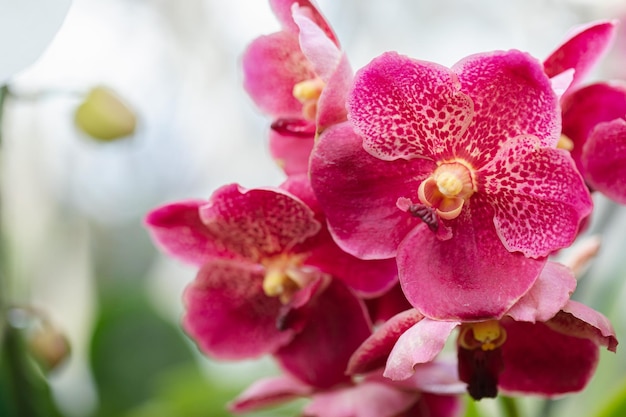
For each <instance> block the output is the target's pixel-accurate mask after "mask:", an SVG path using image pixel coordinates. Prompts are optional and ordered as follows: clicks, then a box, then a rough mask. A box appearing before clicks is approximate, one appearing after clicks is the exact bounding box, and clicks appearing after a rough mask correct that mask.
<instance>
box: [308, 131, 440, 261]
mask: <svg viewBox="0 0 626 417" xmlns="http://www.w3.org/2000/svg"><path fill="white" fill-rule="evenodd" d="M361 144H362V139H361V138H360V137H359V136H358V135H356V134H355V133H354V132H353V130H352V127H351V126H350V124H349V123H342V124H339V125H335V126H332V127H330V128H329V129H327V130H326V131H325V132H324V133H323V134H322V135H321V136H320V137H319V140H318V142H317V144H316V145H315V147H314V148H313V153H312V155H311V164H310V177H311V185H312V186H313V190H314V191H315V194H316V196H317V199H318V201H319V204H320V206H321V207H322V209H323V210H324V212H325V213H326V215H327V218H328V224H329V228H330V230H331V233H332V234H333V236H334V238H335V240H336V241H337V243H338V244H339V246H340V247H341V248H342V249H343V250H345V251H346V252H348V253H351V254H352V255H354V256H357V257H359V258H363V259H383V258H391V257H393V256H394V255H395V254H396V249H397V245H398V243H400V241H401V240H402V239H403V238H404V236H405V235H406V234H407V233H408V231H409V230H411V229H412V228H413V227H415V225H417V224H419V223H421V220H419V219H418V218H415V217H412V216H410V215H408V214H407V213H405V212H403V211H401V210H400V209H398V208H397V207H396V202H397V200H398V198H399V197H409V196H410V197H414V196H417V189H418V188H419V184H420V182H421V180H423V179H424V178H425V177H426V176H427V175H428V174H429V173H430V172H432V171H433V169H434V163H432V162H431V161H427V160H424V159H416V160H412V161H404V160H399V161H393V162H386V161H382V160H380V159H378V158H375V157H373V156H371V155H369V154H368V153H367V152H365V151H364V150H363V148H362V146H361Z"/></svg>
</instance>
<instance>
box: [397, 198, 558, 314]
mask: <svg viewBox="0 0 626 417" xmlns="http://www.w3.org/2000/svg"><path fill="white" fill-rule="evenodd" d="M492 218H493V214H492V212H491V211H490V210H489V206H488V204H487V203H486V202H485V201H484V200H481V199H480V196H479V195H474V196H472V198H471V200H470V206H469V207H468V208H467V209H465V210H464V211H463V213H461V215H460V216H459V217H458V218H457V219H455V223H454V224H453V237H452V238H451V239H449V240H445V241H441V240H439V239H438V238H437V237H436V235H435V234H434V233H433V232H431V231H430V230H429V229H428V227H426V226H425V225H420V226H418V227H416V228H415V229H414V230H413V231H412V232H411V233H409V235H408V236H407V237H406V239H404V240H403V241H402V243H401V244H400V247H399V248H398V256H397V261H398V272H399V279H400V284H401V285H402V288H403V290H404V294H405V295H406V297H407V299H408V300H409V302H411V304H412V305H413V306H414V307H415V308H417V309H418V310H419V311H420V312H422V313H423V314H424V315H425V316H427V317H430V318H433V319H440V320H489V319H497V318H499V317H502V315H503V314H504V313H505V312H506V311H507V310H508V309H509V308H511V307H512V306H513V304H515V303H516V302H517V301H518V300H519V299H520V298H521V297H522V296H523V295H524V294H526V292H527V291H528V290H529V289H530V288H531V287H532V285H533V284H534V283H535V280H536V279H537V277H538V276H539V273H540V272H541V270H542V269H543V266H544V264H545V262H546V259H545V258H544V259H530V258H527V257H525V256H524V255H523V254H521V253H519V252H516V253H511V252H509V251H508V250H507V249H506V248H505V247H504V246H503V245H502V243H501V241H500V238H499V237H498V236H497V235H496V232H495V229H494V228H493V225H492V220H491V219H492Z"/></svg>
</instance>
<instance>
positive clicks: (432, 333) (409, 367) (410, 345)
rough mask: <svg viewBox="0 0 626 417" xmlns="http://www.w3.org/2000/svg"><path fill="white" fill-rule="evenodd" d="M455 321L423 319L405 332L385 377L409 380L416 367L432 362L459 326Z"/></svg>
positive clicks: (395, 347)
mask: <svg viewBox="0 0 626 417" xmlns="http://www.w3.org/2000/svg"><path fill="white" fill-rule="evenodd" d="M458 325H459V323H458V322H454V321H434V320H430V319H427V318H425V319H423V320H421V321H419V322H417V323H416V324H415V325H413V326H412V327H411V328H409V329H408V330H407V331H405V332H404V333H403V334H402V335H401V336H400V338H399V339H398V342H397V343H396V345H395V346H394V347H393V350H392V351H391V353H390V354H389V359H388V360H387V366H386V367H385V372H384V375H385V377H387V378H391V379H393V380H404V379H408V378H410V377H411V376H412V375H413V372H414V367H415V365H417V364H420V363H427V362H431V361H432V360H433V359H435V357H436V356H437V355H438V354H439V353H440V352H441V350H442V349H443V347H444V345H445V343H446V341H447V340H448V336H450V333H452V330H454V328H455V327H456V326H458Z"/></svg>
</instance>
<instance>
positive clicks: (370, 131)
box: [348, 52, 472, 161]
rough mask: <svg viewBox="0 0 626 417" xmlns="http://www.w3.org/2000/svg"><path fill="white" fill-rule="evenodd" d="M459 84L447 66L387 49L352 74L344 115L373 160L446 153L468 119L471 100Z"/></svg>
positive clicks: (463, 128)
mask: <svg viewBox="0 0 626 417" xmlns="http://www.w3.org/2000/svg"><path fill="white" fill-rule="evenodd" d="M459 88H460V85H459V82H458V80H457V78H456V75H455V74H454V73H453V72H452V71H451V70H450V69H448V68H446V67H443V66H441V65H438V64H435V63H431V62H425V61H418V60H414V59H411V58H408V57H406V56H402V55H398V54H397V53H394V52H387V53H384V54H383V55H381V56H379V57H377V58H375V59H374V60H372V62H370V63H369V64H368V65H366V66H365V67H364V68H362V69H360V70H359V71H358V72H357V74H356V76H355V80H354V87H353V90H352V92H351V94H350V95H349V97H348V118H349V120H351V121H352V123H353V124H354V126H355V129H356V131H357V132H358V133H359V134H361V135H362V136H363V140H364V141H363V146H364V147H365V149H366V150H367V151H368V152H369V153H371V154H372V155H374V156H376V157H377V158H380V159H383V160H389V161H391V160H395V159H399V158H402V159H412V158H433V157H435V156H437V155H440V154H442V153H443V154H447V155H450V153H451V149H452V146H453V145H454V144H455V142H456V141H457V140H458V138H460V137H461V136H462V135H463V133H464V132H465V130H466V129H467V126H468V125H469V124H470V122H471V121H472V101H471V100H470V99H469V98H468V97H467V96H466V95H465V94H463V93H462V92H460V91H459Z"/></svg>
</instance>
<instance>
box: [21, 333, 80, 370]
mask: <svg viewBox="0 0 626 417" xmlns="http://www.w3.org/2000/svg"><path fill="white" fill-rule="evenodd" d="M27 340H28V347H29V349H30V352H31V354H32V355H33V357H34V358H35V359H36V360H37V361H38V362H39V363H40V365H41V366H42V367H43V369H45V370H46V371H48V372H49V371H52V370H54V369H55V368H57V367H58V366H59V365H60V364H61V363H63V362H64V361H65V359H67V358H68V357H69V355H70V344H69V341H68V340H67V337H66V336H65V335H64V334H63V333H62V332H61V331H59V330H58V329H56V328H55V327H53V326H52V325H50V324H49V323H46V324H45V325H43V326H40V327H38V328H37V329H33V331H32V332H31V333H30V334H29V335H28V338H27Z"/></svg>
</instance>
